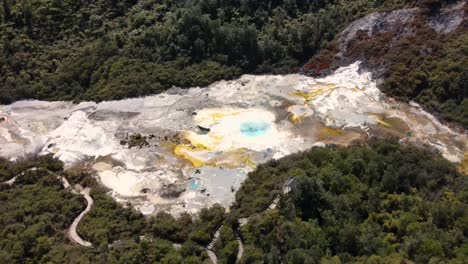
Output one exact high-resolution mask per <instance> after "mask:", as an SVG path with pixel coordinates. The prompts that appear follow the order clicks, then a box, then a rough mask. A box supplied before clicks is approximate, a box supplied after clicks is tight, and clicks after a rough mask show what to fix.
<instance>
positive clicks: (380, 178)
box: [219, 140, 468, 264]
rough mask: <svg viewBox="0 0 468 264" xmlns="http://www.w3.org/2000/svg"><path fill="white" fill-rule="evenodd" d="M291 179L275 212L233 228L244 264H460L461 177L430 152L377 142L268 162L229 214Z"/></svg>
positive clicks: (466, 207)
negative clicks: (293, 182) (292, 184)
mask: <svg viewBox="0 0 468 264" xmlns="http://www.w3.org/2000/svg"><path fill="white" fill-rule="evenodd" d="M290 176H294V177H295V179H296V187H295V189H294V190H293V191H292V192H290V193H289V194H288V195H285V196H283V197H282V199H281V200H280V201H281V202H280V204H279V209H278V210H270V211H266V212H264V213H262V214H257V215H254V216H252V217H250V220H249V223H248V224H246V225H244V226H243V227H242V228H241V229H240V231H239V236H240V237H241V238H242V240H243V241H244V244H245V253H244V263H257V262H258V263H262V262H264V263H298V264H299V263H411V262H414V263H466V262H467V261H468V239H467V236H468V200H467V199H468V196H467V194H468V178H467V177H466V176H465V175H462V174H460V173H458V172H457V170H456V169H455V168H454V166H453V165H452V164H450V163H449V162H448V161H446V160H444V159H443V158H441V157H440V156H437V155H435V156H434V153H431V152H430V151H428V150H424V149H420V148H415V147H412V146H401V145H399V144H398V143H397V142H396V141H392V140H384V141H376V142H371V143H370V144H369V146H366V145H362V144H356V145H355V146H352V147H328V148H314V149H312V150H310V151H307V152H305V153H301V154H296V155H293V156H290V157H286V158H284V159H281V160H279V161H271V162H270V163H268V164H265V165H262V166H260V167H259V168H258V169H257V170H256V171H255V172H253V173H251V174H250V175H249V178H248V179H247V180H246V182H245V183H244V184H243V185H242V188H241V189H240V190H239V192H238V193H237V195H236V198H237V204H236V205H235V206H234V208H235V210H233V213H232V214H236V215H241V216H248V215H251V214H252V213H255V212H260V211H262V210H263V209H264V208H265V206H266V205H267V204H268V203H269V202H270V201H271V200H272V199H273V197H274V195H275V194H276V193H278V192H279V191H280V189H281V185H282V184H283V182H284V181H285V179H287V178H288V177H290ZM272 190H277V191H276V192H274V191H273V192H272ZM237 228H238V226H237V225H236V223H233V224H232V225H231V229H230V230H226V231H225V233H226V234H229V233H232V232H235V230H236V229H237ZM226 237H227V238H229V236H226ZM229 241H230V240H229V239H226V241H224V243H220V245H219V247H220V248H221V249H224V247H228V244H229Z"/></svg>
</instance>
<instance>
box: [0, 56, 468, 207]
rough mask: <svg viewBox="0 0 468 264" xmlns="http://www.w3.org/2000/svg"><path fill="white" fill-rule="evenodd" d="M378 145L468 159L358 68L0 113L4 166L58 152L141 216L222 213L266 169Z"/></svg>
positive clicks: (459, 140) (461, 141) (456, 136)
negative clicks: (343, 148)
mask: <svg viewBox="0 0 468 264" xmlns="http://www.w3.org/2000/svg"><path fill="white" fill-rule="evenodd" d="M373 135H389V136H396V137H399V138H401V140H402V141H406V142H416V143H420V144H427V145H430V146H432V147H433V148H435V149H437V150H439V151H440V152H441V153H442V155H443V156H444V157H446V158H447V159H448V160H450V161H452V162H458V163H461V162H462V161H463V160H464V159H465V160H466V154H465V151H466V149H467V137H466V134H464V133H457V132H455V131H452V130H451V129H449V128H448V127H446V126H444V125H442V124H441V123H439V122H438V121H437V120H436V119H435V118H434V117H433V116H431V115H430V114H428V113H426V112H424V111H423V110H422V109H421V108H420V107H419V106H418V105H416V104H406V103H401V102H396V101H395V100H393V99H390V98H386V97H385V96H384V95H383V94H382V93H381V92H380V91H379V90H378V89H377V86H376V83H375V82H374V81H373V80H372V79H371V74H370V73H367V72H360V71H359V63H355V64H352V65H350V66H348V67H344V68H340V69H339V70H337V71H336V72H335V73H334V74H332V75H330V76H328V77H326V78H321V79H314V78H310V77H306V76H302V75H285V76H275V75H266V76H253V75H245V76H243V77H241V78H240V79H237V80H233V81H221V82H217V83H215V84H213V85H211V86H209V87H206V88H191V89H184V90H183V89H176V88H173V89H171V90H170V91H168V92H166V93H162V94H159V95H154V96H148V97H144V98H136V99H126V100H121V101H108V102H102V103H94V102H84V103H80V104H73V103H71V102H43V101H20V102H16V103H14V104H11V105H7V106H0V156H1V157H4V158H8V159H17V158H19V157H21V156H23V155H25V154H28V153H36V152H40V153H41V154H47V153H53V154H54V155H55V156H56V157H58V158H59V159H60V160H62V161H63V162H64V163H65V164H66V166H67V167H69V168H71V167H74V166H79V167H84V168H89V169H90V170H92V171H93V173H94V174H95V176H96V177H97V179H98V180H99V181H100V182H101V183H102V184H103V185H105V186H106V187H108V188H109V189H110V190H111V191H110V194H111V195H112V196H113V197H114V198H115V199H116V200H117V201H120V202H122V203H124V204H130V205H131V206H133V207H135V208H136V209H138V210H140V211H141V212H142V213H143V214H154V213H156V212H158V211H168V212H171V213H173V214H175V215H177V214H180V213H181V212H189V213H196V212H197V211H199V210H200V209H201V208H203V207H206V206H210V205H212V204H214V203H219V204H221V205H223V206H226V207H227V206H229V205H230V204H231V203H232V202H233V201H234V195H235V192H236V190H237V189H238V188H239V186H240V184H241V183H242V181H244V180H245V178H246V177H247V173H248V172H249V171H252V170H253V169H254V168H255V166H256V165H257V164H259V163H262V162H266V161H267V160H269V159H277V158H281V157H283V156H285V155H288V154H291V153H294V152H298V151H303V150H306V149H308V148H311V147H312V146H321V145H325V144H331V143H334V144H340V145H347V144H349V143H350V142H351V141H353V140H356V139H363V140H365V139H368V138H369V137H371V136H373Z"/></svg>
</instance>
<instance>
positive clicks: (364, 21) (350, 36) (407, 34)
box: [303, 1, 468, 77]
mask: <svg viewBox="0 0 468 264" xmlns="http://www.w3.org/2000/svg"><path fill="white" fill-rule="evenodd" d="M467 9H468V5H467V4H466V2H465V1H461V2H458V3H456V4H453V5H450V6H447V7H445V8H441V9H438V10H436V11H435V12H433V13H430V12H429V13H428V12H427V10H422V9H420V8H411V9H401V10H396V11H392V12H376V13H372V14H369V15H367V16H365V17H363V18H361V19H358V20H356V21H354V22H353V23H351V24H350V25H349V26H348V27H347V28H346V29H345V30H343V31H342V32H341V33H340V34H339V36H338V37H337V39H336V40H335V41H334V42H333V43H331V44H330V45H329V46H328V47H327V48H325V49H324V50H322V51H321V52H320V53H319V54H317V55H316V56H314V57H313V58H312V59H311V60H310V61H309V62H308V63H307V64H306V65H304V67H303V71H304V73H306V74H307V75H311V76H323V75H328V74H330V72H332V71H333V70H334V69H336V68H338V67H340V66H343V65H348V64H350V63H352V62H354V61H358V60H359V61H362V62H364V63H363V64H362V66H363V67H367V68H369V70H371V71H373V72H374V73H376V76H375V77H382V74H383V72H384V69H385V66H386V64H389V63H391V62H390V61H385V60H384V56H383V55H384V54H387V53H392V52H396V51H397V49H399V48H401V46H402V45H405V44H407V43H408V42H410V43H411V44H416V45H420V46H422V47H421V48H422V49H423V50H424V51H425V52H427V53H431V50H430V48H429V47H427V48H426V49H424V42H425V40H427V39H434V38H438V37H441V36H440V35H449V34H452V35H456V34H466V32H467V28H468V20H467V18H466V11H467ZM447 37H449V36H447Z"/></svg>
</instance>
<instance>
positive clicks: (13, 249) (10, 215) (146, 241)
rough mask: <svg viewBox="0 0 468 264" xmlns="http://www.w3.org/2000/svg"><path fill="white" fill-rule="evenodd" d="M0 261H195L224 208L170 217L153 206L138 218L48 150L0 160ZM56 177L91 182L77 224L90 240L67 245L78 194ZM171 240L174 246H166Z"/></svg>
mask: <svg viewBox="0 0 468 264" xmlns="http://www.w3.org/2000/svg"><path fill="white" fill-rule="evenodd" d="M0 176H1V180H2V181H4V180H7V179H10V178H12V177H14V176H16V180H15V182H14V183H13V185H11V186H9V185H8V184H4V183H2V184H0V201H1V202H0V263H80V264H83V263H106V264H108V263H155V262H157V263H193V264H195V263H202V262H203V261H205V260H207V255H206V252H205V251H204V250H203V246H205V245H206V244H208V243H209V241H210V240H211V236H212V234H213V233H214V231H215V229H216V228H217V227H218V226H219V225H220V224H221V222H222V221H223V220H224V217H225V213H224V209H223V208H221V207H219V206H214V207H212V208H210V209H204V210H202V211H201V212H200V214H199V215H198V216H197V218H196V219H195V218H192V216H190V215H188V214H184V215H182V216H181V217H180V218H178V219H177V220H176V219H174V218H173V217H172V216H171V215H168V214H164V213H161V214H159V215H157V216H155V217H150V218H144V217H143V216H142V215H141V214H139V213H137V212H136V211H134V210H132V209H125V208H123V207H122V206H121V205H120V204H117V203H116V202H115V201H114V200H113V199H112V198H111V197H110V196H108V195H107V190H105V189H103V188H102V187H100V185H98V184H97V183H96V182H95V180H94V179H93V178H92V177H90V176H89V174H87V173H85V172H82V171H77V170H69V171H66V172H64V171H63V167H62V163H61V162H60V161H58V160H56V159H53V158H52V157H51V156H44V157H34V158H28V159H27V160H23V161H19V162H8V161H5V160H0ZM59 176H65V177H66V178H67V179H69V181H70V182H71V183H72V184H77V183H79V184H81V185H83V186H87V187H91V188H92V192H91V196H92V197H93V199H94V206H93V207H92V209H91V211H90V212H89V213H88V214H87V215H85V217H84V219H83V221H81V222H80V224H79V226H78V233H79V234H80V235H81V236H82V237H83V238H84V239H86V240H88V241H90V242H91V243H92V244H93V248H90V249H88V248H82V247H80V246H78V245H74V244H72V243H71V242H70V241H69V240H68V238H67V234H66V231H67V229H68V227H69V226H70V225H71V223H72V221H73V220H74V218H75V217H76V216H78V214H79V213H80V212H81V211H82V210H83V209H84V207H85V202H84V199H83V197H82V196H81V195H78V194H72V193H71V192H70V191H67V190H65V189H64V187H63V185H62V182H61V181H60V180H59V178H58V177H59ZM174 243H179V246H178V247H179V249H177V247H175V246H174Z"/></svg>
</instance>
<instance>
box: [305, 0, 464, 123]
mask: <svg viewBox="0 0 468 264" xmlns="http://www.w3.org/2000/svg"><path fill="white" fill-rule="evenodd" d="M467 10H468V5H467V4H466V1H460V2H455V3H453V4H451V5H447V6H444V7H442V8H433V9H423V8H412V9H401V10H397V11H393V12H378V13H373V14H370V15H368V16H366V17H364V18H362V19H359V20H357V21H355V22H353V23H351V24H350V25H349V26H348V27H347V28H346V29H345V30H344V31H343V32H341V33H340V34H339V36H338V37H337V38H336V39H335V41H334V42H332V43H331V44H330V45H329V46H328V47H327V48H326V49H324V50H322V51H321V52H320V53H319V54H318V55H316V56H314V57H313V58H312V59H311V60H310V61H309V63H307V64H306V65H305V66H304V68H303V70H304V72H306V73H307V74H309V75H323V74H326V73H328V72H329V71H332V70H333V69H335V68H336V67H339V66H341V65H347V64H349V63H350V62H353V61H355V60H360V61H363V62H364V63H363V64H362V65H363V66H364V67H365V68H366V69H368V70H371V71H372V72H373V73H374V78H377V79H380V80H381V84H380V85H379V88H380V89H381V90H382V91H383V92H384V93H386V94H388V95H390V96H392V97H397V98H399V99H402V100H405V101H410V100H413V101H416V102H418V103H420V104H421V105H422V106H423V107H424V108H426V109H427V110H429V111H430V112H433V113H438V114H439V115H440V117H442V118H444V119H445V120H448V121H455V122H458V123H459V124H461V125H462V126H464V127H465V128H466V127H468V99H467V95H468V19H467V16H466V12H467Z"/></svg>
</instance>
